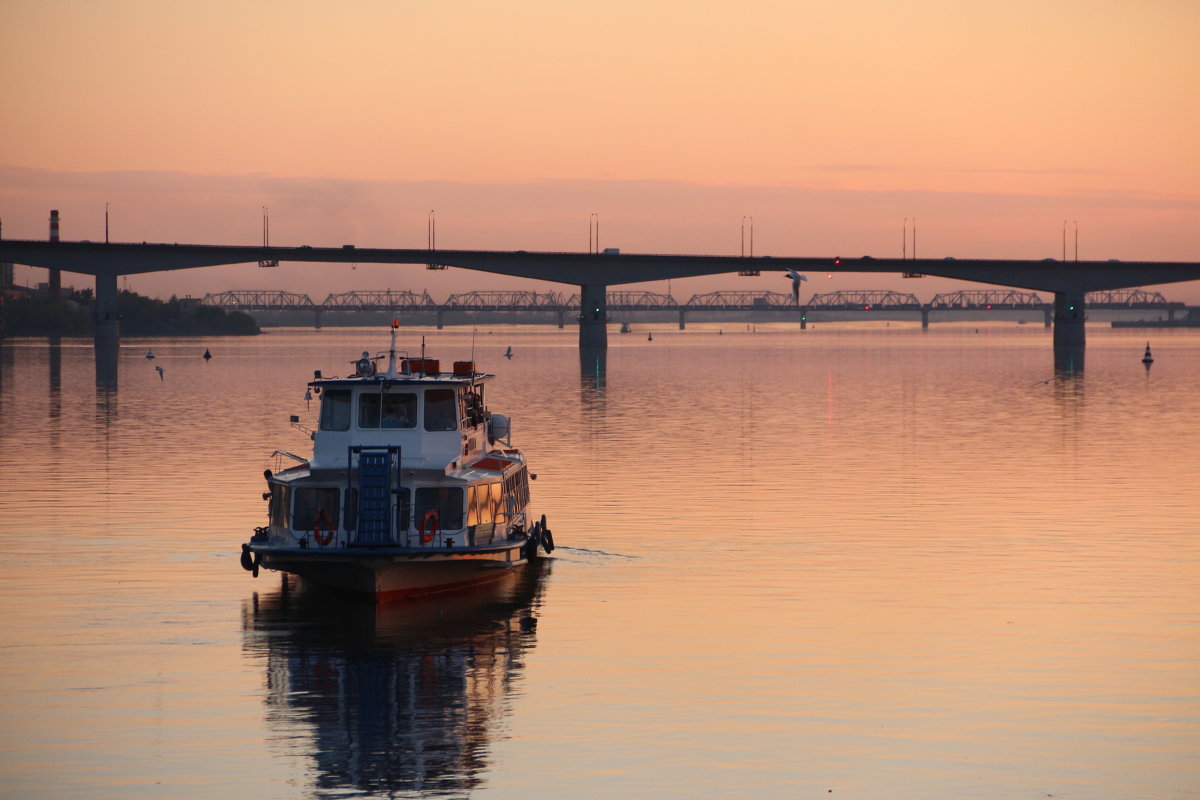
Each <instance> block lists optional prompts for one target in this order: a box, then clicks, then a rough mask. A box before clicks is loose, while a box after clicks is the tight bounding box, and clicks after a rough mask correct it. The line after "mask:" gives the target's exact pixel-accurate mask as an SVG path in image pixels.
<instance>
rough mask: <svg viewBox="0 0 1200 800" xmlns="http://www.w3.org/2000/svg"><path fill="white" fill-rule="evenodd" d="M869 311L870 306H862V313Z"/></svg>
mask: <svg viewBox="0 0 1200 800" xmlns="http://www.w3.org/2000/svg"><path fill="white" fill-rule="evenodd" d="M870 310H871V307H870V306H863V311H870Z"/></svg>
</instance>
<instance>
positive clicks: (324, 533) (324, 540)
mask: <svg viewBox="0 0 1200 800" xmlns="http://www.w3.org/2000/svg"><path fill="white" fill-rule="evenodd" d="M313 538H314V539H316V540H317V544H319V545H321V547H325V546H327V545H328V544H329V543H330V542H332V541H333V518H332V517H330V516H329V513H328V512H327V511H326V510H325V509H323V508H322V509H319V510H318V511H317V520H316V522H314V523H313Z"/></svg>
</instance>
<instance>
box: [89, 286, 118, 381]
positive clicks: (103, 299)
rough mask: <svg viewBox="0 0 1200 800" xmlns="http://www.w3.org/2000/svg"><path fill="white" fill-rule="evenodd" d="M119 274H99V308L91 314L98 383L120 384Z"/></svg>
mask: <svg viewBox="0 0 1200 800" xmlns="http://www.w3.org/2000/svg"><path fill="white" fill-rule="evenodd" d="M119 297H120V293H119V292H118V291H117V275H116V273H113V274H111V275H97V276H96V308H95V311H94V312H93V317H92V343H93V344H94V345H95V347H94V350H95V357H96V385H97V386H99V387H102V388H106V389H115V388H116V387H117V358H118V354H119V351H120V346H121V315H120V314H119V313H118V311H117V300H118V298H119Z"/></svg>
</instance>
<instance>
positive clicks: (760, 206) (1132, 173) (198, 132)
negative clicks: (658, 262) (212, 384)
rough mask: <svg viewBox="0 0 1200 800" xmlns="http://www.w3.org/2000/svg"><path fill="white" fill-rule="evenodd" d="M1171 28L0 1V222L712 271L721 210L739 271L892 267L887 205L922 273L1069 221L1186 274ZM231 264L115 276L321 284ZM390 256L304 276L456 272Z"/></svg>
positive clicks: (1187, 146)
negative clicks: (665, 264) (587, 258)
mask: <svg viewBox="0 0 1200 800" xmlns="http://www.w3.org/2000/svg"><path fill="white" fill-rule="evenodd" d="M1198 41H1200V4H1196V3H1194V2H1191V0H1175V1H1170V0H1161V1H1159V2H1141V3H1096V2H1059V3H1053V4H1046V3H1041V2H1007V3H1004V4H998V3H995V4H993V3H961V2H934V1H933V0H911V1H910V2H905V3H895V2H866V1H865V0H859V1H858V2H854V1H850V2H798V1H797V0H791V1H790V2H783V1H782V0H781V1H780V2H771V1H770V0H748V1H747V2H743V3H738V4H734V3H719V4H718V3H711V2H708V3H706V2H697V1H696V0H692V1H691V2H686V3H685V2H675V1H674V0H672V1H671V2H662V1H661V0H660V1H658V2H652V1H648V0H641V1H640V2H636V3H635V2H623V1H621V0H610V2H606V3H602V4H582V3H563V2H561V0H560V1H559V2H550V1H549V0H541V1H535V0H512V1H511V2H507V3H495V2H483V1H482V0H476V1H474V2H444V3H424V4H415V3H403V2H395V1H394V0H390V1H387V2H384V1H383V0H379V1H373V0H362V1H361V2H350V3H343V4H329V3H325V2H321V3H318V2H307V0H293V1H292V2H259V3H254V4H245V3H242V2H223V1H220V0H217V1H214V2H206V3H185V2H161V1H160V2H149V1H147V2H134V1H133V0H113V1H112V2H103V3H96V2H85V1H84V0H74V1H73V0H57V1H55V0H39V2H23V1H19V0H0V96H2V97H3V98H4V101H3V107H4V124H3V125H0V219H3V222H4V231H3V233H4V235H6V236H10V237H14V238H17V237H30V238H33V237H36V238H41V237H42V236H45V235H46V217H47V211H48V210H49V209H50V208H59V209H60V210H62V212H63V220H64V224H63V235H64V237H65V238H83V239H93V240H95V239H98V238H102V237H103V207H104V203H105V202H108V203H110V207H111V213H112V220H113V227H112V232H113V238H114V239H117V240H123V241H141V240H149V241H202V242H214V243H230V244H232V243H252V242H254V241H257V240H258V238H259V236H260V235H261V234H260V224H259V214H260V208H261V207H262V206H263V205H267V206H269V207H270V208H271V215H272V233H273V239H272V240H273V241H274V242H276V243H279V244H301V243H311V244H340V243H343V242H348V241H355V242H356V243H358V244H360V245H379V246H389V245H394V246H422V245H424V243H425V224H426V218H427V214H428V211H429V209H431V208H436V209H437V217H438V230H439V238H438V243H439V244H441V245H443V246H446V247H458V246H463V247H465V246H473V247H497V248H503V247H520V248H525V249H559V248H562V249H578V250H582V249H584V248H586V246H587V239H586V237H587V224H588V218H589V215H590V214H591V213H592V212H598V213H599V214H600V217H601V220H602V223H601V224H602V234H603V237H604V240H605V241H604V243H605V244H606V245H610V246H620V247H622V249H625V250H627V251H674V252H696V253H702V252H726V253H729V252H733V253H736V252H738V249H739V246H740V223H741V218H742V217H743V216H746V215H749V216H753V217H754V219H755V228H756V252H757V253H772V254H775V255H826V254H839V253H840V254H859V253H875V254H880V255H893V254H898V252H899V249H900V240H901V230H902V224H903V219H904V218H905V217H916V218H917V219H918V220H919V230H920V233H921V241H922V243H923V245H922V247H923V252H922V253H921V254H922V255H931V256H933V255H949V254H953V255H957V256H960V257H968V256H975V257H993V256H1014V257H1029V258H1040V257H1047V256H1049V257H1053V256H1058V255H1061V235H1062V225H1063V220H1070V221H1071V230H1072V235H1073V229H1074V228H1073V226H1074V222H1075V221H1078V223H1079V228H1080V240H1081V244H1080V257H1081V258H1085V259H1086V258H1157V259H1189V260H1193V259H1197V258H1200V224H1198V223H1200V189H1198V188H1197V187H1200V147H1197V146H1196V142H1200V103H1198V102H1197V89H1196V86H1197V85H1198V80H1200V47H1197V46H1196V43H1197V42H1198ZM924 243H927V244H924ZM1072 245H1073V242H1072ZM926 247H927V248H928V249H924V248H926ZM256 269H257V268H248V267H239V268H230V269H228V270H223V271H221V272H217V271H211V272H207V274H202V273H204V272H205V271H201V272H198V273H194V274H183V273H178V274H173V275H164V276H157V277H142V278H135V279H132V281H131V283H134V284H136V286H135V288H139V290H143V289H144V290H148V291H151V292H152V293H153V292H154V291H163V290H176V289H178V290H180V291H186V292H203V291H217V290H221V289H225V288H242V287H249V286H251V285H259V284H263V285H274V284H278V283H279V282H280V281H281V280H286V281H287V282H289V283H296V284H299V285H300V286H301V288H304V287H307V286H311V289H309V290H311V291H314V292H318V290H319V289H321V288H332V285H331V281H332V280H333V279H332V278H330V276H332V275H334V274H335V273H333V272H331V271H330V270H329V269H324V268H320V267H299V266H295V267H284V268H281V270H280V271H278V272H272V273H268V274H262V273H261V272H255V270H256ZM414 269H415V268H399V269H397V268H391V269H390V270H387V271H380V270H374V269H372V270H367V269H363V268H360V269H359V270H356V271H355V272H354V273H353V274H342V273H337V276H338V277H337V279H336V281H337V283H338V285H342V286H344V285H345V284H346V283H347V282H348V281H353V282H355V283H357V284H363V283H364V282H366V281H368V280H369V281H370V285H372V286H379V282H380V281H388V282H390V283H391V284H392V285H393V286H398V285H400V284H406V285H410V286H413V287H414V288H417V287H421V286H424V285H430V287H431V290H432V291H435V294H436V290H437V289H438V285H437V284H438V282H442V283H443V284H445V286H446V288H452V287H451V285H452V284H454V282H455V281H459V282H461V281H463V280H464V279H463V273H461V272H458V271H450V273H449V274H447V275H438V276H434V275H432V274H429V273H425V272H424V271H420V272H417V271H414ZM482 280H492V279H482ZM497 280H498V279H497ZM711 280H717V279H711ZM721 280H722V281H723V282H724V284H725V285H729V286H731V287H734V286H737V287H739V288H743V287H746V286H747V285H746V284H738V283H737V281H736V279H734V278H727V279H721ZM850 280H853V279H847V281H850ZM214 281H222V282H223V283H222V284H221V285H219V286H218V285H214ZM230 281H232V282H233V283H234V284H237V285H236V286H235V285H225V284H226V283H229V282H230ZM480 281H481V279H480V278H479V276H472V278H471V282H473V283H474V284H479V283H480ZM872 281H873V282H874V283H879V282H880V278H879V277H875V278H874V279H872ZM501 283H502V281H501ZM327 284H330V285H329V286H328V287H327ZM455 286H458V284H455ZM364 288H365V286H364ZM380 288H382V287H380ZM769 288H773V289H774V288H778V287H774V286H771V287H769ZM1178 289H1183V290H1184V291H1185V292H1191V293H1192V294H1197V293H1198V291H1200V290H1196V288H1195V287H1194V286H1193V285H1192V284H1189V285H1187V286H1186V287H1178ZM1176 294H1178V292H1176Z"/></svg>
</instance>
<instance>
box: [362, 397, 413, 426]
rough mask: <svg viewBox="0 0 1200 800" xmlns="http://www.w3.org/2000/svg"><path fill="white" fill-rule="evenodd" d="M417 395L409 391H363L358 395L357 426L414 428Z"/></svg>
mask: <svg viewBox="0 0 1200 800" xmlns="http://www.w3.org/2000/svg"><path fill="white" fill-rule="evenodd" d="M416 426H417V396H416V395H415V394H412V393H411V392H389V393H388V394H380V393H379V392H365V393H363V394H361V395H359V396H358V427H360V428H415V427H416Z"/></svg>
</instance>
